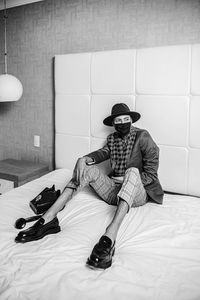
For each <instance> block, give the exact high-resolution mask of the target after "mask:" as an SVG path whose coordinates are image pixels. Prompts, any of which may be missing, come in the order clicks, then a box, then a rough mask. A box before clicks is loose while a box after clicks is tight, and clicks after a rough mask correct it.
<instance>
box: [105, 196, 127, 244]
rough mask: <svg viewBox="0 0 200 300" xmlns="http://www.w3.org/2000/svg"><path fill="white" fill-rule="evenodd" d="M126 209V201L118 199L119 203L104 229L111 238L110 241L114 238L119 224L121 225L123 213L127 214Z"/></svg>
mask: <svg viewBox="0 0 200 300" xmlns="http://www.w3.org/2000/svg"><path fill="white" fill-rule="evenodd" d="M127 211H128V204H127V202H126V201H124V200H120V201H119V204H118V206H117V210H116V212H115V215H114V217H113V219H112V221H111V223H110V224H109V225H108V227H107V228H106V231H105V234H104V235H106V236H108V237H109V238H110V239H111V240H112V243H113V242H114V241H115V240H116V237H117V233H118V230H119V228H120V225H121V223H122V221H123V219H124V217H125V215H126V214H127Z"/></svg>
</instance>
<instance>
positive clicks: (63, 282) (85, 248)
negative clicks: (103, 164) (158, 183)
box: [0, 169, 200, 300]
mask: <svg viewBox="0 0 200 300" xmlns="http://www.w3.org/2000/svg"><path fill="white" fill-rule="evenodd" d="M69 176H70V172H69V171H68V170H66V169H60V170H56V171H53V172H51V173H49V174H47V175H45V176H43V177H41V178H40V179H37V180H35V181H33V182H30V183H27V184H25V185H24V186H22V187H19V188H17V189H14V190H12V191H10V192H9V193H7V194H5V195H3V196H1V197H0V203H1V206H0V299H1V300H18V299H19V300H37V299H38V300H39V299H40V300H47V299H48V300H51V299H52V300H55V299H56V300H64V299H67V300H72V299H73V300H74V299H75V300H76V299H79V300H81V299H82V300H86V299H95V300H98V299H101V300H102V299H104V300H112V299H113V300H122V299H126V300H129V299H131V300H133V299H136V300H146V299H148V300H172V299H173V300H199V299H200V285H199V278H200V217H199V216H200V199H199V198H196V197H189V196H179V195H165V197H164V204H163V205H162V206H159V205H156V204H153V203H148V204H147V205H145V206H143V207H139V208H136V209H132V210H130V213H129V214H127V216H126V218H125V219H124V222H123V223H122V226H121V227H120V231H119V234H118V239H117V242H116V252H115V256H114V260H113V265H112V267H111V268H109V269H107V270H105V271H104V270H103V271H94V270H90V269H88V268H87V267H86V266H85V262H86V260H87V257H88V256H89V255H90V253H91V250H92V248H93V246H94V244H95V243H96V242H97V241H98V239H99V238H100V236H101V235H102V234H103V233H104V228H105V227H106V226H107V225H108V223H109V222H110V220H111V219H112V216H113V214H114V211H115V207H113V206H109V205H107V204H106V203H104V202H103V201H101V200H99V199H98V198H97V196H96V195H95V194H94V193H92V191H91V190H90V189H89V188H87V189H85V190H84V191H82V192H81V193H79V194H78V195H77V196H76V197H75V198H74V200H73V201H71V202H70V203H69V204H68V206H67V207H66V208H65V209H64V210H63V211H61V212H60V213H59V215H58V218H59V222H60V225H61V228H62V231H61V232H60V233H58V234H55V235H49V236H46V237H45V238H43V239H42V240H39V241H35V242H31V243H27V244H16V243H15V242H14V238H15V236H16V235H17V233H18V230H17V229H15V228H14V227H13V224H14V222H15V220H16V219H17V218H19V217H29V216H31V215H33V213H32V211H31V209H30V208H29V205H28V204H29V201H30V200H31V199H32V198H34V197H35V196H36V195H37V194H38V193H39V192H40V191H41V190H42V189H43V188H44V187H46V186H51V185H52V184H54V183H55V184H56V188H57V189H58V188H61V189H63V188H64V186H65V183H66V182H67V180H68V178H69ZM28 226H29V224H27V227H28Z"/></svg>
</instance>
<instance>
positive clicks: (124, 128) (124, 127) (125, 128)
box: [114, 122, 131, 137]
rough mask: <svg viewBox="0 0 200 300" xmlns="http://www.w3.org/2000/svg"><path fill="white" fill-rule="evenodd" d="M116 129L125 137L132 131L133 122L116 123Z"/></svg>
mask: <svg viewBox="0 0 200 300" xmlns="http://www.w3.org/2000/svg"><path fill="white" fill-rule="evenodd" d="M114 127H115V130H116V131H117V132H118V133H119V134H120V136H121V137H124V136H125V135H127V134H128V133H129V132H130V129H131V122H128V123H123V124H115V125H114Z"/></svg>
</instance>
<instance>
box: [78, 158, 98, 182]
mask: <svg viewBox="0 0 200 300" xmlns="http://www.w3.org/2000/svg"><path fill="white" fill-rule="evenodd" d="M92 161H93V160H92V158H90V157H87V156H84V157H81V158H79V159H78V160H77V162H76V165H75V168H74V172H73V179H74V181H75V182H76V183H77V185H81V182H82V181H83V180H84V178H83V172H84V168H85V166H86V164H87V162H92Z"/></svg>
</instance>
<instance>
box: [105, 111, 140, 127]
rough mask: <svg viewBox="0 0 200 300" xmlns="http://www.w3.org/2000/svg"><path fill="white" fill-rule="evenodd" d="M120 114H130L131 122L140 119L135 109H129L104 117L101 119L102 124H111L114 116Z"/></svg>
mask: <svg viewBox="0 0 200 300" xmlns="http://www.w3.org/2000/svg"><path fill="white" fill-rule="evenodd" d="M122 115H129V116H131V119H132V122H133V123H135V122H137V121H138V120H139V119H140V117H141V115H140V114H139V113H138V112H136V111H130V112H126V113H119V114H115V115H111V116H109V117H107V118H105V119H104V120H103V124H104V125H106V126H113V120H114V118H116V117H118V116H122Z"/></svg>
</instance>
